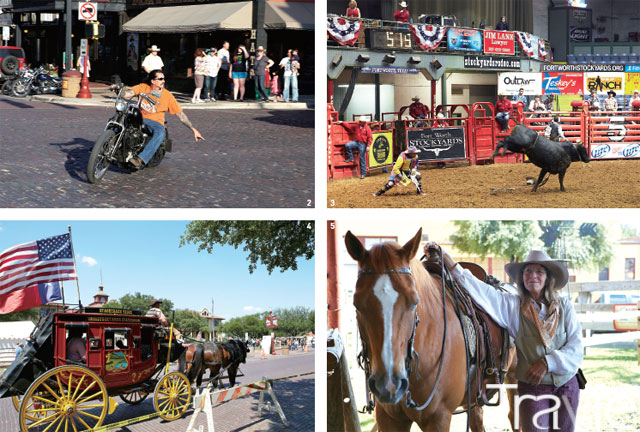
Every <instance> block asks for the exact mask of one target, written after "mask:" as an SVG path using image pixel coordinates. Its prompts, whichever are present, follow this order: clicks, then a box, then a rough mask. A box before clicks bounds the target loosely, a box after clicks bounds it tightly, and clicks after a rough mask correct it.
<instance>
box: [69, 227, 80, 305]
mask: <svg viewBox="0 0 640 432" xmlns="http://www.w3.org/2000/svg"><path fill="white" fill-rule="evenodd" d="M67 228H68V229H69V243H70V245H71V255H72V256H73V269H74V270H75V272H76V287H77V288H78V310H79V311H80V312H82V300H80V282H79V281H78V270H77V269H76V253H75V252H74V250H73V241H72V240H71V225H69V226H67Z"/></svg>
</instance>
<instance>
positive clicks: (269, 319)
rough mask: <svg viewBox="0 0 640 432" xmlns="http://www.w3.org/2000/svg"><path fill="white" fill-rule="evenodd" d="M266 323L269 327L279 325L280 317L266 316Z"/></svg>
mask: <svg viewBox="0 0 640 432" xmlns="http://www.w3.org/2000/svg"><path fill="white" fill-rule="evenodd" d="M265 324H266V326H267V328H273V327H278V317H277V316H275V315H271V316H268V317H266V318H265Z"/></svg>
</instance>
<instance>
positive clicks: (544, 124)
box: [327, 0, 640, 208]
mask: <svg viewBox="0 0 640 432" xmlns="http://www.w3.org/2000/svg"><path fill="white" fill-rule="evenodd" d="M402 3H404V5H405V6H404V8H403V7H402V6H400V9H403V10H406V9H407V4H406V3H405V2H402ZM474 3H475V2H474ZM483 3H487V4H489V5H493V6H495V5H496V4H497V2H492V1H488V2H483ZM542 3H544V4H542ZM561 3H562V4H561ZM588 3H589V5H591V4H593V8H594V9H593V10H592V9H590V8H589V7H587V8H585V7H570V6H567V3H566V2H559V1H555V7H554V6H549V5H548V2H535V1H534V2H524V3H523V6H522V7H524V8H526V7H527V6H525V5H527V4H528V5H529V6H528V8H529V9H530V10H528V11H526V12H527V13H530V14H531V15H532V16H533V18H531V20H530V21H529V22H527V21H526V20H525V21H523V20H522V19H520V21H517V22H519V23H520V24H521V26H522V27H523V28H521V29H514V28H513V27H512V30H526V31H508V30H494V27H493V26H490V25H485V24H484V22H487V17H486V16H477V15H476V16H462V15H461V14H464V13H465V12H469V13H472V12H475V9H474V7H472V6H460V4H459V2H449V4H448V5H447V2H439V1H429V2H426V3H425V2H409V6H408V9H409V12H408V13H409V14H410V16H411V22H399V21H395V20H394V21H391V20H390V19H392V18H391V17H389V16H384V15H383V14H382V13H381V12H379V11H378V10H376V9H375V8H373V7H371V5H370V4H369V2H366V4H365V5H364V6H362V9H361V10H358V12H357V14H359V15H360V14H361V15H360V17H354V16H353V15H352V14H351V13H350V12H349V11H347V14H349V15H350V16H346V15H345V12H343V11H342V10H340V11H338V10H332V9H331V5H332V4H333V3H330V4H329V8H328V12H329V16H328V17H327V26H328V30H327V32H328V35H327V45H328V46H327V77H328V88H327V91H328V104H327V178H328V190H327V192H328V197H327V206H328V207H342V208H344V207H352V208H353V207H439V208H455V207H514V208H517V207H525V208H526V207H576V208H588V207H598V208H602V207H605V208H606V207H637V204H638V196H639V194H640V188H639V187H638V184H639V182H640V174H639V173H638V171H639V170H638V162H637V159H638V158H640V45H639V44H637V43H633V42H635V41H636V38H637V36H638V33H631V32H630V33H629V40H628V41H625V42H618V34H616V35H615V42H614V41H613V39H614V38H613V37H611V38H610V39H609V38H607V39H606V40H601V39H604V38H598V39H596V38H595V35H596V31H595V30H594V32H593V34H592V32H591V28H592V22H596V21H598V22H600V21H602V20H603V18H601V17H600V13H601V12H602V13H604V11H597V10H596V7H597V6H598V7H603V6H605V5H604V3H606V13H607V15H608V16H609V18H608V21H607V24H605V25H607V26H611V27H612V26H613V25H614V24H612V23H616V25H617V23H618V21H617V20H618V19H621V20H622V19H623V18H622V17H618V16H616V15H615V14H616V13H618V14H620V13H622V12H621V9H620V8H614V9H613V12H611V11H610V9H609V3H611V2H610V1H606V2H605V1H599V0H594V1H589V2H588ZM623 3H624V2H623ZM385 4H386V9H385V8H383V7H381V8H380V9H381V10H388V9H389V4H390V3H389V2H385ZM425 4H427V5H429V6H433V10H437V11H439V13H440V14H439V15H430V14H429V13H430V12H431V13H433V12H432V11H430V10H427V9H428V8H426V7H425V6H424V5H425ZM501 4H502V3H501ZM517 4H521V3H520V2H517ZM625 4H628V6H629V9H630V10H629V11H628V12H629V17H630V18H631V17H635V18H631V19H632V20H633V19H640V13H639V12H640V11H638V7H637V5H636V4H635V3H634V4H633V5H631V4H629V2H626V3H625ZM367 5H368V6H369V7H368V9H367V8H366V6H367ZM412 5H413V8H412ZM421 5H422V6H421ZM455 5H458V6H460V7H459V8H458V9H457V10H456V9H454V8H455V7H456V6H455ZM396 7H397V5H395V3H394V5H393V6H392V7H391V8H392V9H393V8H396ZM489 7H491V6H489ZM517 7H519V6H513V7H511V9H509V10H506V11H504V12H505V13H503V15H507V17H506V18H507V21H510V17H511V16H514V15H515V16H517V13H516V12H517V11H514V8H517ZM625 7H626V6H625ZM421 8H422V9H421ZM467 8H469V9H470V11H467V10H466V9H467ZM547 8H548V9H547ZM336 9H337V6H336ZM340 9H342V7H340ZM493 9H494V10H497V9H496V8H495V7H494V8H493ZM486 10H487V9H485V11H486ZM367 11H368V12H370V13H371V14H373V15H374V16H367V15H366V12H367ZM332 12H333V13H332ZM398 12H400V11H398ZM454 13H455V14H456V15H457V17H456V16H454ZM496 13H499V12H496ZM612 13H613V15H614V16H613V17H611V14H612ZM377 14H381V15H382V16H380V15H378V16H376V15H377ZM490 18H491V19H490V21H493V17H490ZM498 19H499V15H497V16H496V17H495V21H496V22H497V21H498ZM531 21H533V24H532V23H531ZM630 22H631V23H633V22H634V21H630ZM478 23H483V24H482V25H480V26H478ZM491 24H493V23H491ZM630 29H631V28H630ZM583 30H584V32H587V33H588V35H587V36H585V35H584V34H583V33H584V32H583V33H580V31H583ZM606 31H607V34H609V33H608V32H609V27H607V30H606ZM610 31H611V32H614V31H616V32H617V31H618V30H617V29H614V28H611V30H610ZM626 36H627V35H626V34H625V35H624V37H626ZM500 121H503V122H504V123H500ZM365 141H366V145H367V146H366V151H365V154H364V155H362V154H360V152H362V151H364V149H365V147H360V148H358V146H359V143H360V144H362V143H364V142H365ZM349 143H351V144H349ZM347 144H349V145H347ZM362 145H364V144H362ZM362 157H364V158H365V161H366V163H362V162H361V161H360V158H362ZM394 165H395V168H394ZM565 174H566V176H565ZM534 192H535V195H532V194H533V193H534ZM564 192H566V193H564Z"/></svg>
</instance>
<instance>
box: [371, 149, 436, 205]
mask: <svg viewBox="0 0 640 432" xmlns="http://www.w3.org/2000/svg"><path fill="white" fill-rule="evenodd" d="M418 153H420V150H418V149H417V148H416V147H414V146H410V147H409V148H407V149H406V150H405V151H403V152H402V153H400V155H399V156H398V159H397V160H396V163H395V164H393V170H392V171H391V175H390V176H389V180H388V181H387V183H386V184H385V185H384V186H383V187H382V189H380V190H379V191H378V192H376V193H374V194H373V196H380V195H382V194H383V193H385V192H386V191H388V190H389V189H391V188H392V187H394V186H395V185H396V184H398V185H400V186H407V185H409V183H411V182H412V181H413V184H415V185H416V188H417V190H416V193H417V194H418V195H425V193H424V192H423V191H422V176H421V175H420V173H419V172H418V163H419V162H420V161H419V160H418Z"/></svg>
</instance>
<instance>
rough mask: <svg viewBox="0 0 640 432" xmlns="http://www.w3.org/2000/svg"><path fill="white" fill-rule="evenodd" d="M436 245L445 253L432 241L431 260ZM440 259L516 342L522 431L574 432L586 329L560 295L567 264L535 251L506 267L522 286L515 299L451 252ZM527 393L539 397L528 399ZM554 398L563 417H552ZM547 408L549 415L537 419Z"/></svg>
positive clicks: (571, 307)
mask: <svg viewBox="0 0 640 432" xmlns="http://www.w3.org/2000/svg"><path fill="white" fill-rule="evenodd" d="M433 247H435V248H436V249H441V248H440V247H439V246H438V245H437V244H436V243H435V242H427V244H426V245H425V247H424V250H425V254H426V255H427V257H428V256H429V249H430V248H433ZM440 256H441V257H442V259H443V260H444V264H445V266H446V267H447V269H449V270H450V271H451V274H452V276H453V278H454V279H455V280H456V282H457V283H458V284H459V285H460V286H462V287H464V288H465V289H466V290H467V291H468V292H469V294H470V295H471V297H473V299H474V300H475V301H476V303H478V305H479V306H480V307H481V308H482V309H483V310H484V311H485V312H486V313H487V314H488V315H489V316H491V318H493V320H494V321H495V322H496V323H497V324H498V325H499V326H501V327H504V328H505V329H507V331H508V332H509V334H510V336H511V337H512V338H514V339H515V345H516V352H517V356H518V362H517V366H516V378H517V379H518V394H519V395H520V397H521V399H520V405H519V423H520V431H521V432H538V431H549V430H560V431H562V432H572V431H573V430H574V427H575V416H576V413H577V410H578V402H579V399H580V390H579V386H578V379H577V376H576V374H577V373H578V367H579V366H580V363H582V358H583V349H582V341H581V340H580V335H581V334H582V328H581V326H580V323H579V322H578V319H577V316H576V312H575V310H574V308H573V305H572V304H571V300H570V299H569V298H564V297H559V296H558V295H557V293H556V291H557V290H559V289H560V288H562V287H564V286H565V285H566V283H567V281H568V279H569V272H568V271H567V267H566V265H565V264H564V263H563V262H562V261H558V260H553V259H551V258H550V257H549V255H547V253H546V252H544V251H539V250H532V251H531V252H529V255H528V256H527V258H526V259H525V260H524V261H523V262H516V263H509V264H507V265H505V271H506V272H507V274H508V275H509V277H510V278H511V279H512V280H513V281H515V283H516V286H517V289H518V293H519V295H515V294H511V293H506V292H502V291H498V290H496V289H494V288H493V287H492V286H490V285H487V284H485V283H484V282H481V281H480V280H478V279H477V278H475V277H474V276H473V275H472V274H471V273H470V272H469V270H464V269H463V268H462V267H460V266H459V265H458V264H457V263H456V262H455V261H454V260H453V259H452V258H451V256H450V255H449V254H448V253H447V252H446V251H444V250H441V253H440ZM523 395H533V398H524V399H522V396H523ZM549 395H553V396H556V397H557V398H559V399H560V404H559V405H560V406H559V408H558V410H557V414H556V413H553V414H551V415H550V414H549V413H551V411H553V409H552V407H557V406H558V403H557V401H558V399H555V400H556V402H554V399H553V398H552V397H549ZM543 410H546V411H545V414H540V415H538V416H536V414H537V413H541V411H543ZM556 415H557V425H558V426H559V428H558V429H552V428H551V426H550V425H553V424H554V422H553V418H554V417H552V416H556ZM534 416H536V417H535V419H536V422H535V423H534Z"/></svg>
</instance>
